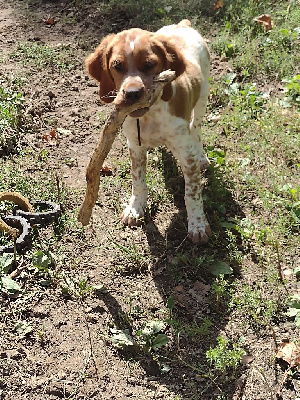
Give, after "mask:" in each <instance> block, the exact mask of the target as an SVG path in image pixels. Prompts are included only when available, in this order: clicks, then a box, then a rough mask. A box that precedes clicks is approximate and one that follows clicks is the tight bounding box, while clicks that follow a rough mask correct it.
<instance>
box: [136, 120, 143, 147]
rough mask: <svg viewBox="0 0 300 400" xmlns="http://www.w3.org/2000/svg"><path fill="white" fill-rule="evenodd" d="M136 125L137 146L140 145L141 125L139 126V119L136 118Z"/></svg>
mask: <svg viewBox="0 0 300 400" xmlns="http://www.w3.org/2000/svg"><path fill="white" fill-rule="evenodd" d="M136 127H137V132H138V141H139V146H141V145H142V143H141V127H140V119H139V118H137V120H136Z"/></svg>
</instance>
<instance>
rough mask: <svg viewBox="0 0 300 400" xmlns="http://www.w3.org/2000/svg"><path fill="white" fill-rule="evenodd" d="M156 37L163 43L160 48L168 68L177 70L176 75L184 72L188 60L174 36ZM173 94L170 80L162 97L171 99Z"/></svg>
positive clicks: (167, 99)
mask: <svg viewBox="0 0 300 400" xmlns="http://www.w3.org/2000/svg"><path fill="white" fill-rule="evenodd" d="M155 39H156V40H158V42H159V43H160V44H161V46H160V49H161V50H162V51H163V52H164V57H165V59H166V69H171V70H172V71H175V73H176V77H178V76H179V75H181V74H183V72H184V71H185V70H186V62H185V59H184V56H183V54H182V52H181V50H180V49H179V47H178V45H177V44H176V43H175V41H174V40H173V39H172V38H169V37H166V36H164V35H155ZM172 94H173V89H172V82H170V83H168V84H167V85H166V86H165V87H164V89H163V94H162V96H161V98H162V100H164V101H169V100H170V98H171V97H172Z"/></svg>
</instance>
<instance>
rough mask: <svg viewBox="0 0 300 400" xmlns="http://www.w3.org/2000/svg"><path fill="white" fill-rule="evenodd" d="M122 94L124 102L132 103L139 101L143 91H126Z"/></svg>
mask: <svg viewBox="0 0 300 400" xmlns="http://www.w3.org/2000/svg"><path fill="white" fill-rule="evenodd" d="M124 94H125V99H126V101H128V102H129V103H134V102H136V101H138V100H140V99H141V97H142V96H143V94H144V89H143V88H141V89H135V90H126V91H125V93H124Z"/></svg>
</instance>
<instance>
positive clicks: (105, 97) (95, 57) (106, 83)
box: [85, 34, 116, 103]
mask: <svg viewBox="0 0 300 400" xmlns="http://www.w3.org/2000/svg"><path fill="white" fill-rule="evenodd" d="M114 36H115V35H114V34H112V35H109V36H106V37H105V38H104V39H103V40H102V42H101V43H100V45H99V46H98V47H97V48H96V50H95V51H94V53H92V54H90V55H89V56H88V57H87V58H86V60H85V65H86V68H87V70H88V73H89V74H90V75H91V76H92V77H93V78H94V79H96V80H97V81H98V82H99V83H100V99H101V100H102V101H104V102H105V103H111V102H112V101H113V100H114V96H113V95H112V92H113V91H114V90H115V89H116V86H115V83H114V81H113V79H112V77H111V75H110V72H109V70H108V61H109V54H110V51H109V48H110V46H109V45H110V43H111V41H112V39H113V38H114Z"/></svg>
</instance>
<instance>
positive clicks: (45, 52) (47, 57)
mask: <svg viewBox="0 0 300 400" xmlns="http://www.w3.org/2000/svg"><path fill="white" fill-rule="evenodd" d="M68 53H70V51H69V48H68V46H63V45H62V46H60V47H57V48H53V47H51V46H50V45H46V44H42V43H36V42H22V43H19V44H18V46H17V48H16V50H14V51H13V52H12V53H11V54H10V58H12V59H14V60H16V61H20V62H22V63H24V64H26V63H31V64H33V65H34V66H36V67H37V68H39V69H41V68H45V67H49V68H52V69H58V70H59V71H60V72H61V73H65V72H66V71H68V70H70V69H72V68H73V67H74V64H73V63H71V62H70V58H71V57H69V55H68Z"/></svg>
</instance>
